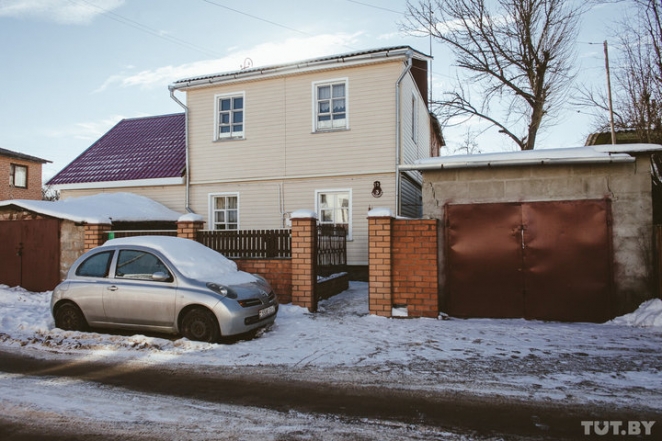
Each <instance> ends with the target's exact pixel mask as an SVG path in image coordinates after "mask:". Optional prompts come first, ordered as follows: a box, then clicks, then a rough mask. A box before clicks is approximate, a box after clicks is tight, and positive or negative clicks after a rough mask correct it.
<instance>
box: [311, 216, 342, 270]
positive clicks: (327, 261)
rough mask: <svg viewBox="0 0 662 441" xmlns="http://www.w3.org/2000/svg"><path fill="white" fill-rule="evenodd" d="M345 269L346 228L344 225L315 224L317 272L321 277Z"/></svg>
mask: <svg viewBox="0 0 662 441" xmlns="http://www.w3.org/2000/svg"><path fill="white" fill-rule="evenodd" d="M346 270H347V228H346V227H345V226H344V225H335V224H320V225H318V226H317V274H318V275H319V276H322V277H326V276H330V275H332V274H335V273H338V272H343V271H346Z"/></svg>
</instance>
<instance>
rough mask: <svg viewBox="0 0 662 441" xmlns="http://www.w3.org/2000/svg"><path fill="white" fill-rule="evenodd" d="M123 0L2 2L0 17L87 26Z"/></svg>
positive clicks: (12, 0)
mask: <svg viewBox="0 0 662 441" xmlns="http://www.w3.org/2000/svg"><path fill="white" fill-rule="evenodd" d="M124 1H125V0H80V1H71V0H3V1H2V2H0V17H2V16H4V17H18V18H31V19H33V18H36V19H40V20H47V21H54V22H56V23H61V24H88V23H90V22H91V21H92V20H93V19H94V18H95V17H96V16H98V15H101V14H104V13H105V12H108V11H111V10H113V9H116V8H118V7H120V6H122V5H123V4H124Z"/></svg>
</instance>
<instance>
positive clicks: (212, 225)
mask: <svg viewBox="0 0 662 441" xmlns="http://www.w3.org/2000/svg"><path fill="white" fill-rule="evenodd" d="M220 197H224V198H227V197H236V198H237V222H236V223H237V228H236V230H235V229H225V230H220V229H217V228H216V224H217V222H216V216H215V215H216V212H217V211H218V210H216V198H220ZM240 213H241V204H240V198H239V193H235V192H223V193H209V213H208V215H209V217H208V219H209V221H208V222H207V225H208V228H209V230H211V231H237V230H239V229H241V224H240V222H241V216H240ZM225 224H226V225H227V224H228V222H227V220H226V221H225Z"/></svg>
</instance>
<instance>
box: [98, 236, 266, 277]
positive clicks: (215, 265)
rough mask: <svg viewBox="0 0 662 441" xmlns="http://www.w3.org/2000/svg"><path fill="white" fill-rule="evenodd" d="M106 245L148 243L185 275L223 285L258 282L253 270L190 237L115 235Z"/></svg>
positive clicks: (146, 244) (142, 244) (138, 244)
mask: <svg viewBox="0 0 662 441" xmlns="http://www.w3.org/2000/svg"><path fill="white" fill-rule="evenodd" d="M106 245H122V246H127V245H131V246H145V247H150V248H152V249H154V250H158V251H159V252H161V253H162V254H163V255H164V256H165V257H166V258H167V259H168V260H169V261H170V262H171V263H172V264H173V265H174V266H175V267H176V268H177V270H179V272H181V273H182V275H184V277H187V278H190V279H195V280H199V281H202V282H216V283H219V284H221V285H240V284H242V283H250V282H255V280H256V279H255V277H254V276H253V275H251V274H248V273H245V272H243V271H238V270H237V264H236V263H234V262H233V261H232V260H230V259H228V258H226V257H225V256H223V255H222V254H220V253H217V252H216V251H214V250H212V249H211V248H207V247H206V246H204V245H202V244H200V243H198V242H196V241H194V240H189V239H181V238H177V237H168V236H138V237H127V238H121V239H112V240H109V241H108V242H106Z"/></svg>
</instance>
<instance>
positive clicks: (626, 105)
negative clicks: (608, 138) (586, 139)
mask: <svg viewBox="0 0 662 441" xmlns="http://www.w3.org/2000/svg"><path fill="white" fill-rule="evenodd" d="M627 3H629V4H630V7H631V8H632V9H630V10H629V11H628V12H629V13H628V14H625V17H626V18H625V19H623V20H621V22H620V26H619V29H618V34H617V35H616V40H617V42H618V44H617V46H618V48H619V49H620V51H619V52H620V57H619V58H618V60H617V63H616V64H617V67H616V68H615V69H613V72H614V77H615V81H614V88H613V92H612V93H613V96H614V99H613V102H614V105H613V113H614V126H615V128H616V129H619V130H629V131H633V132H634V133H635V134H636V137H637V139H639V140H640V141H642V142H654V143H662V1H661V0H627ZM575 104H577V105H579V106H581V107H582V108H584V109H589V111H591V112H592V113H593V115H594V116H595V118H596V126H597V129H599V130H604V129H605V128H606V127H607V126H608V123H607V118H608V111H609V108H608V106H607V96H606V92H605V91H604V89H603V90H596V89H595V88H594V87H591V86H583V87H582V88H581V89H580V90H579V94H578V95H577V98H576V99H575Z"/></svg>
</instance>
